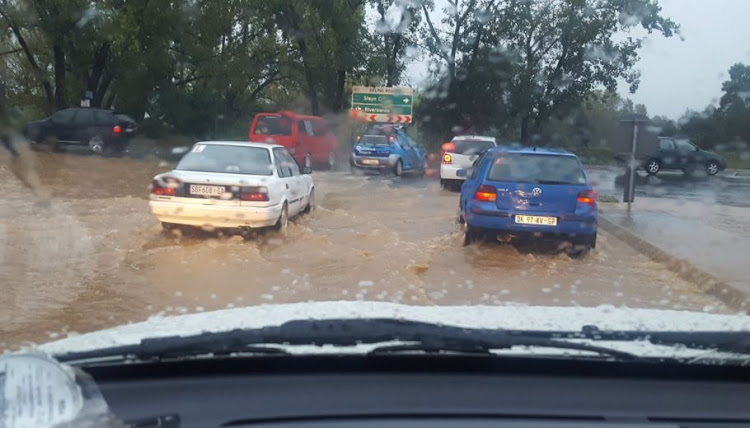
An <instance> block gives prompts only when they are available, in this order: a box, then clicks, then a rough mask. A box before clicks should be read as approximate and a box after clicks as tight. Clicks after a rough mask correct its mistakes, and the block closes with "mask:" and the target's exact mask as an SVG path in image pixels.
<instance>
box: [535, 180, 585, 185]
mask: <svg viewBox="0 0 750 428" xmlns="http://www.w3.org/2000/svg"><path fill="white" fill-rule="evenodd" d="M534 183H538V184H576V183H571V182H570V181H560V180H534Z"/></svg>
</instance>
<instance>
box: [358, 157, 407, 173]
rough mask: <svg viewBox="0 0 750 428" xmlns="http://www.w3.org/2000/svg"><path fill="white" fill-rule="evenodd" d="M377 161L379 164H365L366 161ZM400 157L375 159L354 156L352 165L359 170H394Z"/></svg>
mask: <svg viewBox="0 0 750 428" xmlns="http://www.w3.org/2000/svg"><path fill="white" fill-rule="evenodd" d="M366 160H368V161H377V164H372V163H365V161H366ZM397 161H398V156H394V155H390V156H388V157H374V156H361V155H352V158H351V162H350V163H351V165H352V166H353V167H356V168H359V169H370V170H380V169H385V168H392V167H394V166H395V165H396V162H397Z"/></svg>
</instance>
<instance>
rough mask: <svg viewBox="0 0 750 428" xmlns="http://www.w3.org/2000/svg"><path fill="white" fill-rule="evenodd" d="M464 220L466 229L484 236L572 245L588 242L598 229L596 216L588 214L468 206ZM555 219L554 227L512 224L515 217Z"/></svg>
mask: <svg viewBox="0 0 750 428" xmlns="http://www.w3.org/2000/svg"><path fill="white" fill-rule="evenodd" d="M469 208H470V209H469V210H468V212H465V213H464V218H465V220H466V221H468V223H469V226H471V227H472V228H474V229H477V230H479V231H483V232H486V233H495V234H498V235H512V236H518V237H521V238H523V237H528V238H534V239H565V240H570V241H573V242H581V243H586V242H588V241H589V240H590V239H591V238H592V237H593V236H594V235H595V234H596V230H597V219H596V213H591V214H587V215H578V214H564V215H560V214H557V215H555V214H552V213H548V212H533V211H523V212H503V211H499V210H497V209H490V208H488V207H486V208H485V207H481V206H477V205H476V204H475V205H470V207H469ZM516 214H520V215H534V216H554V217H557V225H556V226H543V225H532V224H519V223H516V222H515V215H516Z"/></svg>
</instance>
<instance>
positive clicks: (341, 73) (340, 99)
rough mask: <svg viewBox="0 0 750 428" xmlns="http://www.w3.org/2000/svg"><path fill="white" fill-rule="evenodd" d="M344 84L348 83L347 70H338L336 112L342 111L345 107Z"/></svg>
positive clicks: (334, 108)
mask: <svg viewBox="0 0 750 428" xmlns="http://www.w3.org/2000/svg"><path fill="white" fill-rule="evenodd" d="M344 85H346V70H338V71H337V72H336V103H335V105H334V106H333V111H334V112H336V113H337V112H340V111H341V110H343V109H344Z"/></svg>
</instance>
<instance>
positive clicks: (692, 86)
mask: <svg viewBox="0 0 750 428" xmlns="http://www.w3.org/2000/svg"><path fill="white" fill-rule="evenodd" d="M436 3H437V4H440V3H442V2H441V1H439V0H438V1H437V2H436ZM659 4H660V5H661V6H662V13H663V15H664V16H667V17H670V18H672V20H674V21H675V22H677V23H678V24H680V33H681V35H682V38H683V39H684V40H680V37H678V36H673V37H671V38H664V37H663V36H660V35H656V34H651V35H648V34H647V33H645V32H635V33H634V35H637V36H639V37H640V36H642V37H644V38H645V39H644V42H643V48H642V49H641V51H640V56H641V60H640V61H639V62H638V64H637V65H636V67H637V68H638V69H640V70H641V84H640V86H639V88H638V91H637V92H636V93H635V94H630V93H629V92H628V87H627V85H625V84H621V85H620V88H619V91H620V94H621V95H622V96H625V97H628V98H630V99H632V100H633V101H634V102H635V103H642V104H645V105H646V107H647V108H648V113H649V115H650V116H653V115H657V114H659V115H666V116H668V117H670V118H672V119H678V118H679V117H680V116H681V115H682V114H683V113H684V112H685V110H686V109H688V108H689V109H692V110H697V111H703V109H704V108H705V107H706V106H708V104H710V103H712V102H717V101H718V99H719V97H720V96H721V83H722V82H723V81H724V80H726V79H727V70H728V69H729V67H730V66H731V65H732V64H734V63H736V62H745V63H746V64H747V63H750V0H660V1H659ZM425 63H426V60H425V59H424V58H423V59H422V60H421V61H417V62H414V63H412V64H410V65H409V67H408V69H407V73H406V74H407V76H408V78H409V80H410V81H411V82H412V84H413V85H414V84H416V85H419V83H421V82H422V81H423V80H424V77H425V76H426V75H427V70H426V64H425Z"/></svg>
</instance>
